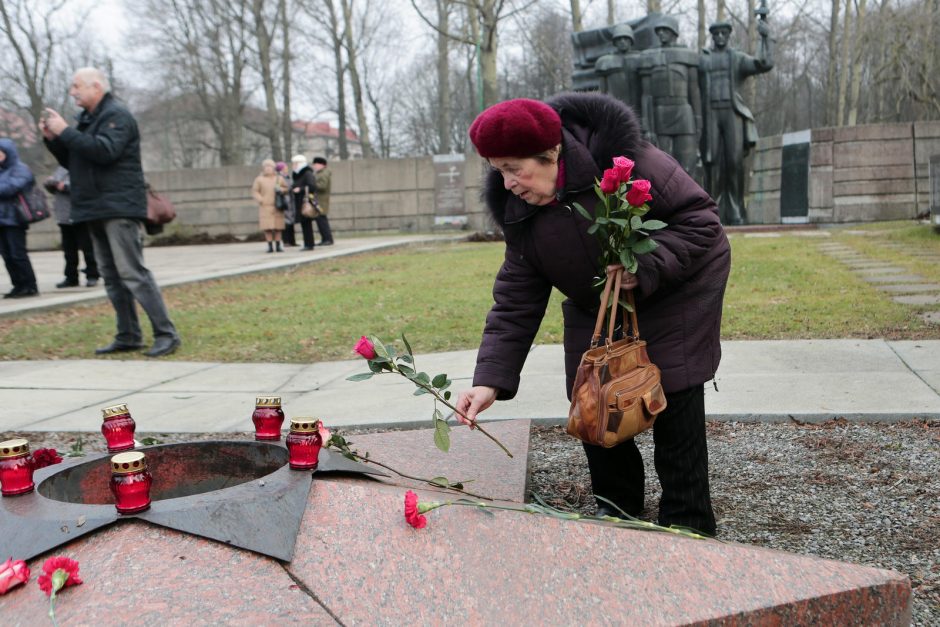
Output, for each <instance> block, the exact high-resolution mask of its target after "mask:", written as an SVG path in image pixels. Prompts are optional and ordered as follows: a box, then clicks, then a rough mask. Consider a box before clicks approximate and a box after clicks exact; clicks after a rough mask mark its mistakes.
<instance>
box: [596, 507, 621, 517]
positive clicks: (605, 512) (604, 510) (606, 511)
mask: <svg viewBox="0 0 940 627" xmlns="http://www.w3.org/2000/svg"><path fill="white" fill-rule="evenodd" d="M594 515H595V516H597V517H598V518H603V517H604V516H613V517H614V518H621V517H622V515H621V513H620V512H618V511H617V510H615V509H614V508H613V507H610V506H609V505H598V506H597V512H596V513H595V514H594Z"/></svg>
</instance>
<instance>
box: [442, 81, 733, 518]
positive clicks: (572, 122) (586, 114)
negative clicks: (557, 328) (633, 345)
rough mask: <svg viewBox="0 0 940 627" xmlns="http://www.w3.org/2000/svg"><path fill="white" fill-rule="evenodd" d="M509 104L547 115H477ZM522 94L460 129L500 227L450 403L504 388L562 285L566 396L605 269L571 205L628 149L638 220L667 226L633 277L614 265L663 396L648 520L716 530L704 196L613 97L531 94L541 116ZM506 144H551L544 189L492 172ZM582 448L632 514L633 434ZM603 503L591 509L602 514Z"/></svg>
mask: <svg viewBox="0 0 940 627" xmlns="http://www.w3.org/2000/svg"><path fill="white" fill-rule="evenodd" d="M518 102H522V103H523V104H521V105H520V107H522V108H529V109H532V110H533V111H535V112H536V113H537V114H538V115H540V116H544V117H545V118H547V119H548V121H547V122H543V121H539V122H538V123H536V124H531V125H530V124H528V123H527V122H526V119H525V118H518V116H516V118H517V119H513V120H512V124H509V125H502V126H500V124H487V122H490V121H492V120H491V118H497V117H498V116H499V115H500V110H499V109H498V108H500V107H501V106H502V105H506V107H505V108H508V109H510V110H511V109H512V108H513V107H514V106H515V105H514V103H518ZM526 103H536V101H522V99H520V100H517V101H508V102H507V103H501V104H500V105H495V106H494V107H491V109H492V110H494V111H495V112H494V111H491V110H487V111H484V112H483V113H482V114H481V115H480V117H478V118H477V121H476V122H474V125H473V126H471V129H470V135H471V139H472V140H473V143H474V145H475V146H476V147H477V150H478V152H480V154H481V155H482V156H484V157H489V161H490V164H491V165H492V166H493V167H494V170H493V171H491V172H490V173H489V174H488V176H487V178H486V181H485V184H484V198H485V200H486V204H487V206H488V208H489V209H490V211H491V212H492V214H493V218H494V219H495V221H496V223H497V224H499V225H501V226H502V228H503V230H504V233H505V238H506V257H505V261H504V263H503V266H502V268H501V269H500V271H499V273H498V274H497V277H496V283H495V285H494V287H493V297H494V300H495V304H494V305H493V308H492V309H491V310H490V313H489V315H488V316H487V320H486V326H485V328H484V331H483V341H482V343H481V345H480V350H479V353H478V356H477V367H476V370H475V372H474V378H473V385H474V387H473V388H471V389H470V390H468V391H464V392H462V393H461V394H460V398H459V400H458V404H457V408H458V409H459V410H460V411H462V412H464V413H465V415H466V416H467V418H469V419H471V420H472V419H475V417H476V415H477V413H478V412H480V411H483V410H484V409H486V408H487V407H488V406H489V405H490V404H492V402H493V401H494V400H497V399H509V398H512V397H513V396H514V395H515V394H516V390H517V389H518V386H519V374H520V372H521V370H522V366H523V364H524V362H525V359H526V356H527V354H528V352H529V349H530V347H531V345H532V341H533V340H534V338H535V334H536V332H537V331H538V328H539V324H540V322H541V320H542V317H543V315H544V313H545V308H546V306H547V305H548V301H549V296H550V294H551V290H552V288H553V287H555V288H557V289H558V290H559V291H561V292H562V293H563V294H564V295H565V296H566V300H565V301H564V302H563V303H562V310H563V313H564V321H565V340H564V343H565V370H566V374H567V392H568V396H569V398H570V397H571V387H572V384H573V382H574V377H575V374H576V371H577V367H578V364H579V362H580V358H581V355H582V354H583V352H584V351H585V350H586V349H587V348H588V346H589V344H590V339H591V334H592V332H593V328H594V322H595V318H596V315H597V311H598V308H599V294H598V291H597V290H596V289H595V288H594V287H592V285H593V284H594V277H597V276H603V274H604V268H602V267H600V265H599V264H600V258H601V249H600V245H599V243H598V242H597V240H596V238H595V237H594V236H593V235H589V234H588V232H587V230H588V227H589V226H590V224H591V223H590V222H589V221H588V220H587V219H585V218H584V217H582V216H581V215H580V214H579V213H578V212H577V211H574V210H572V206H573V204H574V203H580V204H581V205H582V206H584V207H585V208H587V209H588V211H590V212H592V213H593V207H594V205H595V203H596V202H597V197H596V196H595V191H594V184H595V179H597V178H599V177H600V176H601V174H602V172H603V170H604V169H607V168H610V167H612V164H613V158H614V157H617V156H626V157H628V158H629V159H632V160H634V161H635V162H636V165H635V167H634V170H633V177H634V178H635V179H643V178H645V179H649V180H650V182H651V183H652V188H651V190H650V193H651V194H652V196H653V199H652V200H651V201H650V202H649V205H650V207H651V209H650V212H649V213H648V214H647V215H646V216H645V217H644V219H651V220H662V221H663V222H665V223H666V224H667V226H666V228H664V229H662V230H660V231H655V232H653V234H652V238H653V239H654V240H655V241H656V242H657V243H658V244H659V246H658V247H657V248H656V249H655V250H653V251H652V252H650V253H647V254H643V255H639V256H638V260H639V267H638V270H637V272H636V275H635V276H633V275H629V279H628V277H626V276H625V284H627V285H628V286H629V287H635V290H634V291H635V293H636V295H637V311H638V312H639V321H640V328H642V329H643V338H644V339H645V340H646V341H647V343H648V352H649V356H650V359H651V360H652V361H653V363H655V364H656V365H657V366H659V368H660V369H661V370H662V384H663V389H664V390H665V392H666V395H667V401H668V407H667V409H666V411H665V412H663V413H662V414H660V415H659V417H658V418H657V420H656V423H655V424H654V427H653V429H654V434H653V437H654V441H655V445H656V451H655V465H656V469H657V474H658V475H659V479H660V483H661V484H662V487H663V496H662V499H661V501H660V514H659V521H660V523H661V524H666V525H669V524H677V525H685V526H690V527H694V528H696V529H699V530H700V531H703V532H706V533H714V532H715V519H714V514H713V512H712V508H711V500H710V495H709V488H708V452H707V446H706V441H705V408H704V385H703V384H704V383H705V382H706V381H708V380H709V379H711V378H713V377H714V374H715V370H716V369H717V367H718V362H719V359H720V357H721V351H720V346H719V332H720V326H721V307H722V299H723V297H724V291H725V284H726V282H727V279H728V274H729V271H730V261H731V257H730V247H729V244H728V240H727V238H726V236H725V233H724V231H723V229H722V227H721V224H720V222H719V221H718V216H717V213H716V208H715V203H714V201H713V200H712V199H711V198H710V197H709V196H708V194H707V193H705V191H704V190H703V189H702V188H701V187H699V186H698V185H697V184H696V183H695V181H693V180H692V178H691V177H690V176H689V175H688V174H687V173H686V172H685V171H684V170H683V169H682V167H680V166H679V164H678V163H677V162H676V161H675V160H674V159H673V158H672V157H670V156H669V155H667V154H666V153H664V152H663V151H661V150H659V149H657V148H656V147H654V146H652V145H651V144H649V143H648V142H646V141H644V140H643V139H642V137H641V132H640V125H639V123H638V121H637V119H636V116H635V115H634V113H633V112H632V111H631V110H630V109H629V108H628V107H626V106H624V105H623V104H622V103H620V102H618V101H617V100H615V99H613V98H610V97H608V96H604V95H599V94H561V95H559V96H556V97H554V98H552V99H550V100H548V101H547V103H545V104H547V105H548V107H545V104H542V103H537V105H541V106H542V107H545V108H546V109H548V110H549V112H551V115H548V114H546V113H545V112H544V111H543V110H541V109H539V107H538V106H537V105H529V104H526ZM514 115H515V114H514V113H513V112H512V111H510V116H514ZM552 115H554V116H555V117H556V118H557V119H559V120H560V124H559V128H558V131H557V136H556V133H555V132H554V131H549V132H546V130H545V129H546V128H549V127H550V122H551V116H552ZM496 122H499V120H496ZM529 132H531V134H535V135H538V134H544V135H546V136H545V137H544V139H543V140H540V141H539V142H536V143H533V142H531V141H529V140H528V139H527V137H526V134H527V133H529ZM496 144H499V145H498V146H497V145H496ZM504 146H505V147H508V148H504ZM514 146H519V147H520V148H519V151H528V154H527V155H518V156H520V157H521V156H525V157H530V158H531V157H532V155H536V158H538V159H544V157H543V155H545V154H548V155H549V159H550V158H551V155H552V154H558V159H557V171H558V181H557V183H556V186H555V190H554V194H553V197H551V196H549V197H547V198H546V197H544V196H541V197H539V196H537V195H535V192H534V191H533V188H531V187H530V188H528V189H523V186H520V184H519V181H518V176H517V175H516V173H514V172H512V171H503V169H502V168H503V166H502V164H501V160H500V159H496V158H494V157H497V156H499V155H498V153H499V152H501V151H503V150H510V151H512V150H515V148H513V147H514ZM556 150H558V151H559V152H558V153H553V151H556ZM517 161H518V160H517ZM584 448H585V452H586V454H587V458H588V464H589V466H590V470H591V481H592V485H593V489H594V493H595V494H598V495H600V496H603V497H605V498H608V499H610V500H611V501H613V502H614V503H616V504H617V505H618V506H619V507H621V508H622V509H623V510H625V511H626V512H627V513H629V514H631V515H636V514H639V513H640V512H641V511H642V509H643V492H644V490H643V485H644V476H643V461H642V459H641V457H640V453H639V450H638V449H637V447H636V444H635V443H634V442H633V440H629V441H627V442H625V443H623V444H621V445H619V446H616V447H613V448H609V449H606V448H602V447H599V446H592V445H589V444H585V446H584ZM605 509H606V506H604V505H600V506H599V507H598V511H599V512H601V511H603V512H604V513H608V512H607V511H604V510H605Z"/></svg>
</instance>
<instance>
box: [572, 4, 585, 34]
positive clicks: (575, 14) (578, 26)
mask: <svg viewBox="0 0 940 627" xmlns="http://www.w3.org/2000/svg"><path fill="white" fill-rule="evenodd" d="M582 18H583V16H582V15H581V0H571V30H573V31H574V32H576V33H580V32H581V31H583V30H584V24H583V22H582Z"/></svg>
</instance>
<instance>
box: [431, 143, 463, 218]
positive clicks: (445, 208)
mask: <svg viewBox="0 0 940 627" xmlns="http://www.w3.org/2000/svg"><path fill="white" fill-rule="evenodd" d="M432 161H433V163H434V226H454V227H460V228H462V227H464V226H465V225H466V224H467V207H466V204H465V202H464V194H465V191H466V189H465V185H464V175H463V173H464V156H463V155H434V156H433V157H432Z"/></svg>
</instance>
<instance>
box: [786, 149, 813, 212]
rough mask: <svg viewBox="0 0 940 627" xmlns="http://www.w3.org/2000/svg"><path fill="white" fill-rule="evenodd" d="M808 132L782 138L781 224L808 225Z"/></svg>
mask: <svg viewBox="0 0 940 627" xmlns="http://www.w3.org/2000/svg"><path fill="white" fill-rule="evenodd" d="M809 140H810V134H809V131H800V132H797V133H787V134H785V135H784V136H783V141H782V143H783V150H782V155H781V164H780V221H781V222H782V223H783V224H801V223H806V222H809V145H810V144H809Z"/></svg>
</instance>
